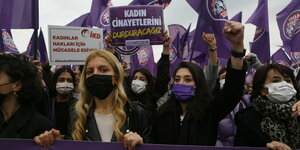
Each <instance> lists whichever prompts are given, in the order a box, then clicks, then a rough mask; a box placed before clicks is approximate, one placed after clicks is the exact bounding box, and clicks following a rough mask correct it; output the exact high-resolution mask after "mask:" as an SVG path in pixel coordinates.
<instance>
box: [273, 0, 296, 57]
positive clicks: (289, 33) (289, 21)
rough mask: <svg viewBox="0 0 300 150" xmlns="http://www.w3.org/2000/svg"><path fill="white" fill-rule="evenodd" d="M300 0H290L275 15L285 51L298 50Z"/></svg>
mask: <svg viewBox="0 0 300 150" xmlns="http://www.w3.org/2000/svg"><path fill="white" fill-rule="evenodd" d="M299 13H300V1H299V0H292V1H291V2H290V3H289V4H288V5H287V6H286V7H285V8H284V9H283V10H282V11H280V12H279V13H278V14H277V15H276V18H277V24H278V27H279V31H280V37H281V39H282V41H283V46H284V47H285V50H287V51H293V52H299V51H300V42H299V41H300V34H299V31H300V17H299Z"/></svg>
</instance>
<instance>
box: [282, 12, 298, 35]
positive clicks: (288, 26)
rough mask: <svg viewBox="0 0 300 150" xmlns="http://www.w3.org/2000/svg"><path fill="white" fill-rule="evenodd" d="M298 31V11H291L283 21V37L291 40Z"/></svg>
mask: <svg viewBox="0 0 300 150" xmlns="http://www.w3.org/2000/svg"><path fill="white" fill-rule="evenodd" d="M299 30H300V9H299V10H296V11H293V12H292V13H291V14H290V15H289V16H288V17H287V18H286V20H285V21H284V24H283V31H284V32H283V33H284V36H285V37H286V38H287V39H289V40H291V39H292V38H293V36H294V35H296V34H297V33H298V32H299Z"/></svg>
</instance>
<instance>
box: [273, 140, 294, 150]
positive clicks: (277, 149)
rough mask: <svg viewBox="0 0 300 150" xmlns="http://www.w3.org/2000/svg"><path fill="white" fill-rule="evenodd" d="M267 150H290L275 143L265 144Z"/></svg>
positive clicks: (281, 144)
mask: <svg viewBox="0 0 300 150" xmlns="http://www.w3.org/2000/svg"><path fill="white" fill-rule="evenodd" d="M267 148H270V149H272V150H292V149H291V148H290V147H289V146H288V145H286V144H284V143H281V142H277V141H272V142H271V143H267Z"/></svg>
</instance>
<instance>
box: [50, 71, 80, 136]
mask: <svg viewBox="0 0 300 150" xmlns="http://www.w3.org/2000/svg"><path fill="white" fill-rule="evenodd" d="M53 81H54V86H55V89H53V94H54V95H53V97H51V121H52V126H53V128H56V129H58V130H59V131H60V132H61V134H63V135H65V134H66V133H67V125H68V120H69V118H70V109H71V108H70V107H71V105H72V104H73V105H74V103H75V101H76V99H74V98H73V93H74V89H75V88H74V87H75V74H74V72H73V71H72V70H71V69H70V68H66V67H63V68H60V69H58V70H57V71H56V72H55V74H54V76H53Z"/></svg>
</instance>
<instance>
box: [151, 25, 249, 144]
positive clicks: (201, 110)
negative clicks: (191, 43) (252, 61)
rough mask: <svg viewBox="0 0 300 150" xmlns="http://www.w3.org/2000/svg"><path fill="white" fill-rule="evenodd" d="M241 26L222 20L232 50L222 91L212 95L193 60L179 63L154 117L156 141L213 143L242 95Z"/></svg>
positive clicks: (242, 47)
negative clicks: (165, 96)
mask: <svg viewBox="0 0 300 150" xmlns="http://www.w3.org/2000/svg"><path fill="white" fill-rule="evenodd" d="M243 32H244V27H243V25H242V24H240V23H237V22H231V21H229V22H226V24H225V27H224V35H225V36H226V37H227V39H228V40H229V41H230V43H231V46H232V49H233V50H232V51H233V52H232V53H233V55H232V56H231V58H230V60H229V61H228V65H227V66H228V67H227V71H226V72H227V75H226V84H225V85H224V89H223V90H224V92H223V94H222V95H218V96H217V97H215V98H213V97H212V95H211V94H210V90H209V89H208V86H207V83H206V80H205V77H204V74H203V71H202V70H201V68H200V67H199V66H197V65H196V64H193V63H187V62H183V63H181V64H180V65H179V67H178V68H177V69H176V70H175V72H174V82H173V84H172V90H171V91H172V95H171V97H170V98H169V100H168V101H167V102H166V103H165V104H163V105H162V106H161V107H160V108H159V110H158V112H157V115H156V116H155V124H154V127H153V129H154V130H153V131H154V132H153V135H154V140H156V141H155V142H156V143H160V144H181V145H211V146H213V145H215V143H216V139H217V127H218V123H219V121H220V120H221V119H223V118H224V117H225V116H226V115H227V114H228V113H229V112H230V111H231V110H232V109H233V108H234V107H235V106H236V104H237V103H238V101H239V100H240V99H241V97H242V94H243V86H244V81H245V72H246V68H247V67H246V64H245V63H244V61H243V60H242V59H241V57H243V50H244V46H243Z"/></svg>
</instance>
